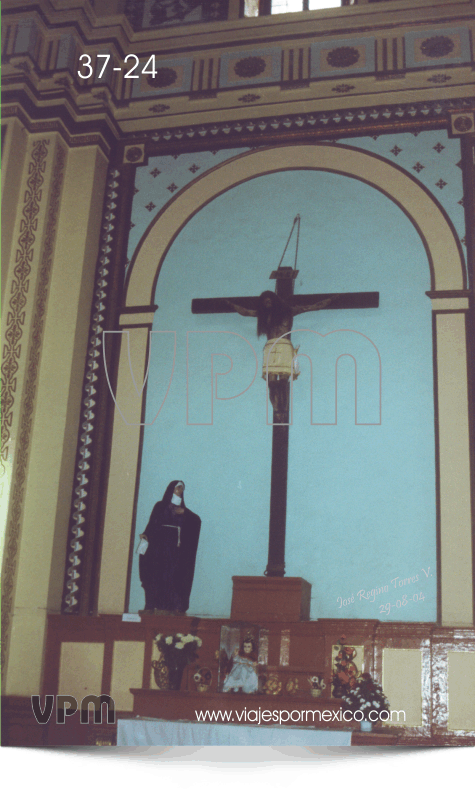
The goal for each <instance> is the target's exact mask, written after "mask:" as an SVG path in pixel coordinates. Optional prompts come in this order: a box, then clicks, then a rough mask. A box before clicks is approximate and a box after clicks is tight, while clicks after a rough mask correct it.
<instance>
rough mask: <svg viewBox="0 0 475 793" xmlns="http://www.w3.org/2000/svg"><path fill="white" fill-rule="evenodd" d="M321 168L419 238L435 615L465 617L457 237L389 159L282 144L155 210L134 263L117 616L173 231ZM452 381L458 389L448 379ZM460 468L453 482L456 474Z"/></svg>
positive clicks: (461, 277)
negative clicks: (264, 181) (151, 347)
mask: <svg viewBox="0 0 475 793" xmlns="http://www.w3.org/2000/svg"><path fill="white" fill-rule="evenodd" d="M296 169H307V170H324V171H329V172H333V173H337V174H342V175H344V176H347V177H350V178H354V179H358V180H361V181H363V182H365V183H366V184H368V185H370V186H371V187H374V188H375V189H377V190H379V191H380V192H382V193H383V194H385V195H386V196H388V197H389V198H390V199H391V200H392V201H393V202H394V203H396V204H397V205H398V206H399V207H400V209H401V210H402V211H403V212H404V213H405V214H406V216H407V217H408V218H409V220H410V221H411V223H412V224H413V225H414V227H415V228H416V230H417V232H418V234H419V235H420V237H421V240H422V242H423V244H424V247H425V250H426V253H427V260H428V266H429V268H430V274H431V292H430V293H429V294H430V297H431V299H432V307H433V314H434V326H433V327H434V336H433V341H434V363H435V367H434V368H435V405H436V411H437V413H436V428H437V437H436V446H437V474H438V475H437V510H438V524H439V528H438V531H439V548H440V553H439V570H438V575H439V617H440V619H441V621H442V622H443V623H444V624H447V625H449V624H450V625H467V624H471V623H472V619H473V615H472V605H471V603H472V572H471V515H470V483H469V473H470V472H469V449H468V440H467V438H468V400H467V375H466V341H465V311H466V310H467V308H468V301H467V297H466V296H465V295H464V294H463V290H464V289H465V286H466V284H465V270H464V265H463V256H462V252H461V248H460V243H459V241H458V239H457V237H456V235H455V233H454V229H453V226H452V224H451V222H450V220H449V218H448V217H447V215H446V213H445V212H444V210H443V209H442V208H441V207H440V205H439V204H438V203H437V201H436V200H435V199H434V198H433V196H432V195H431V194H430V193H429V192H428V191H427V190H426V189H425V188H424V187H423V186H422V185H421V184H420V183H419V182H418V181H417V180H416V179H415V178H413V177H411V176H410V175H408V174H407V173H406V172H405V171H403V170H402V169H401V168H399V167H398V166H395V165H392V164H390V163H388V162H387V161H386V160H384V159H382V158H380V157H377V156H374V155H372V154H368V153H366V152H362V151H361V150H359V149H356V148H353V147H351V146H342V145H335V144H320V145H316V146H310V145H302V146H279V147H273V148H265V149H260V150H257V151H252V152H249V153H246V154H243V155H240V156H238V157H235V158H233V159H232V160H229V161H227V162H225V163H223V164H222V165H219V166H217V167H216V168H214V169H212V170H211V171H208V172H207V173H206V174H204V175H203V176H202V177H200V178H199V179H197V180H195V181H194V182H192V183H191V185H190V186H189V187H187V188H185V189H183V190H182V191H181V192H180V193H179V194H177V195H176V196H175V198H174V199H173V200H172V201H170V203H169V204H167V206H166V207H165V208H164V209H163V210H162V211H161V212H160V213H159V214H158V215H157V217H156V218H155V219H154V220H153V221H152V223H151V224H150V226H149V228H148V230H147V232H146V234H145V235H144V237H143V239H142V241H141V243H140V245H139V247H138V249H137V252H136V255H135V256H134V259H133V261H132V264H131V267H130V270H129V274H128V279H127V285H126V287H127V288H126V299H125V307H124V310H123V313H122V314H121V317H120V322H119V329H127V330H128V331H129V342H130V352H129V347H128V344H127V343H122V344H121V352H120V363H119V371H118V382H117V391H116V395H117V401H118V402H119V403H120V404H122V405H124V407H127V405H128V406H129V407H130V411H129V413H128V415H129V416H131V417H132V418H131V423H129V424H125V422H124V421H123V419H122V417H121V416H120V415H119V414H118V412H117V411H116V415H115V419H114V432H113V439H112V450H111V468H110V477H109V487H108V494H107V506H106V516H105V529H104V544H103V558H102V565H101V585H100V595H99V610H100V612H102V613H121V612H122V611H123V610H124V603H125V598H126V589H127V567H128V558H129V551H130V534H131V525H132V523H133V516H134V503H135V498H136V492H137V478H138V471H139V469H140V454H141V451H140V449H141V426H140V422H141V421H143V418H142V417H143V415H144V410H143V408H144V404H143V400H142V401H141V400H137V395H136V393H135V391H132V389H131V379H130V374H129V354H130V357H131V358H132V359H133V360H134V368H136V370H137V372H138V373H139V375H140V372H145V368H146V358H147V351H148V336H149V330H150V329H151V326H152V320H153V312H154V309H155V307H154V306H153V305H152V303H153V298H154V293H155V287H156V282H157V278H158V275H159V272H160V268H161V266H162V263H163V261H164V258H165V256H166V254H167V251H168V250H169V248H170V246H171V244H172V243H173V241H174V239H175V238H176V236H177V235H178V234H179V232H180V230H181V229H182V228H183V226H184V225H185V224H186V223H187V221H188V220H189V219H190V218H191V217H192V216H193V215H194V214H196V213H197V212H198V211H199V210H200V209H201V208H202V207H204V206H205V205H206V204H207V203H209V202H210V201H212V200H213V199H214V198H216V197H217V196H219V195H220V194H222V193H223V192H225V191H227V190H229V189H231V188H232V187H234V186H236V185H238V184H240V183H242V182H245V181H247V180H249V179H254V178H256V177H259V176H262V175H265V174H269V173H273V172H276V171H282V170H296ZM454 382H457V384H458V387H457V390H456V392H454V390H453V388H451V386H450V384H451V383H454ZM454 469H455V470H457V471H458V473H459V476H458V478H457V487H456V488H454V487H453V471H454Z"/></svg>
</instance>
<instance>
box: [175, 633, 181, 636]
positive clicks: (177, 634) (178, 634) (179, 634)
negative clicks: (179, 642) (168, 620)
mask: <svg viewBox="0 0 475 793" xmlns="http://www.w3.org/2000/svg"><path fill="white" fill-rule="evenodd" d="M175 636H183V634H182V633H176V634H175Z"/></svg>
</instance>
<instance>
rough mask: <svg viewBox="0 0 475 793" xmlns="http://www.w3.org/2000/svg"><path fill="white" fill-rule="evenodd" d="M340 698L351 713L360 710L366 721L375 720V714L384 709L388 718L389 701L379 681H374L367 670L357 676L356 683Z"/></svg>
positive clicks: (377, 714)
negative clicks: (370, 716)
mask: <svg viewBox="0 0 475 793" xmlns="http://www.w3.org/2000/svg"><path fill="white" fill-rule="evenodd" d="M342 699H343V700H344V702H346V704H347V705H348V707H349V709H350V710H352V711H353V713H355V712H356V711H361V712H362V713H363V716H364V718H365V720H366V721H368V720H369V721H373V722H374V721H376V720H377V716H379V715H380V714H381V713H383V712H384V711H387V712H388V718H389V708H390V705H389V701H388V699H387V697H386V696H385V695H384V694H383V690H382V688H381V686H380V685H379V683H376V681H375V680H373V678H372V677H371V675H369V674H368V673H367V672H364V673H363V674H362V675H361V677H359V678H358V680H357V681H356V685H355V686H354V687H353V688H351V689H350V690H349V691H348V692H347V693H346V694H344V695H343V697H342ZM370 713H371V714H372V718H371V719H370V718H369V714H370Z"/></svg>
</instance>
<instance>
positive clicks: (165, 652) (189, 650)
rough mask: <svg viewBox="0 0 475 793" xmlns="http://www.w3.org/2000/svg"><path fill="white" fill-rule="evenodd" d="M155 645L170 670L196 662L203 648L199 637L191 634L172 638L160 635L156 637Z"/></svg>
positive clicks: (181, 634) (176, 635) (175, 635)
mask: <svg viewBox="0 0 475 793" xmlns="http://www.w3.org/2000/svg"><path fill="white" fill-rule="evenodd" d="M155 644H156V646H157V648H158V649H159V650H160V652H161V654H162V657H163V659H164V661H165V663H166V665H167V666H168V667H169V668H176V667H177V666H186V664H189V663H191V662H192V661H196V659H197V658H198V653H197V650H198V648H199V647H201V644H202V642H201V639H200V638H199V636H193V634H191V633H186V634H183V633H174V634H173V635H172V636H164V635H163V634H162V633H159V634H158V635H157V636H155Z"/></svg>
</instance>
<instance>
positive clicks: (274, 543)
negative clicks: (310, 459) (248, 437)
mask: <svg viewBox="0 0 475 793" xmlns="http://www.w3.org/2000/svg"><path fill="white" fill-rule="evenodd" d="M298 272H299V271H298V270H296V269H293V268H292V267H280V266H279V268H278V269H277V270H274V271H273V272H272V273H271V275H270V278H271V279H275V281H276V286H275V292H276V294H277V296H278V297H280V298H282V299H283V300H285V302H286V303H287V304H288V305H289V306H291V307H295V308H298V307H303V306H307V305H313V304H314V303H317V302H319V301H322V300H325V298H328V297H331V298H332V300H331V303H329V305H328V306H326V307H325V310H334V309H340V308H378V306H379V292H342V293H340V294H332V295H323V294H316V295H294V281H295V279H296V277H297V275H298ZM228 301H229V302H228ZM258 301H259V296H257V297H230V298H225V297H215V298H214V297H210V298H203V299H195V300H192V302H191V311H192V313H193V314H232V313H233V312H234V311H235V309H234V308H232V306H231V305H230V304H231V303H235V304H237V305H239V306H242V307H243V308H247V309H251V310H254V311H256V310H257V306H258ZM287 338H289V337H288V336H287ZM287 389H288V390H290V383H289V382H288V381H287ZM287 404H288V399H287ZM280 421H281V420H280ZM288 456H289V424H288V412H287V423H286V424H283V423H277V419H276V413H275V410H274V426H273V430H272V468H271V486H270V516H269V555H268V562H267V568H266V570H265V573H264V575H267V576H280V577H282V576H284V574H285V525H286V513H287V470H288Z"/></svg>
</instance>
